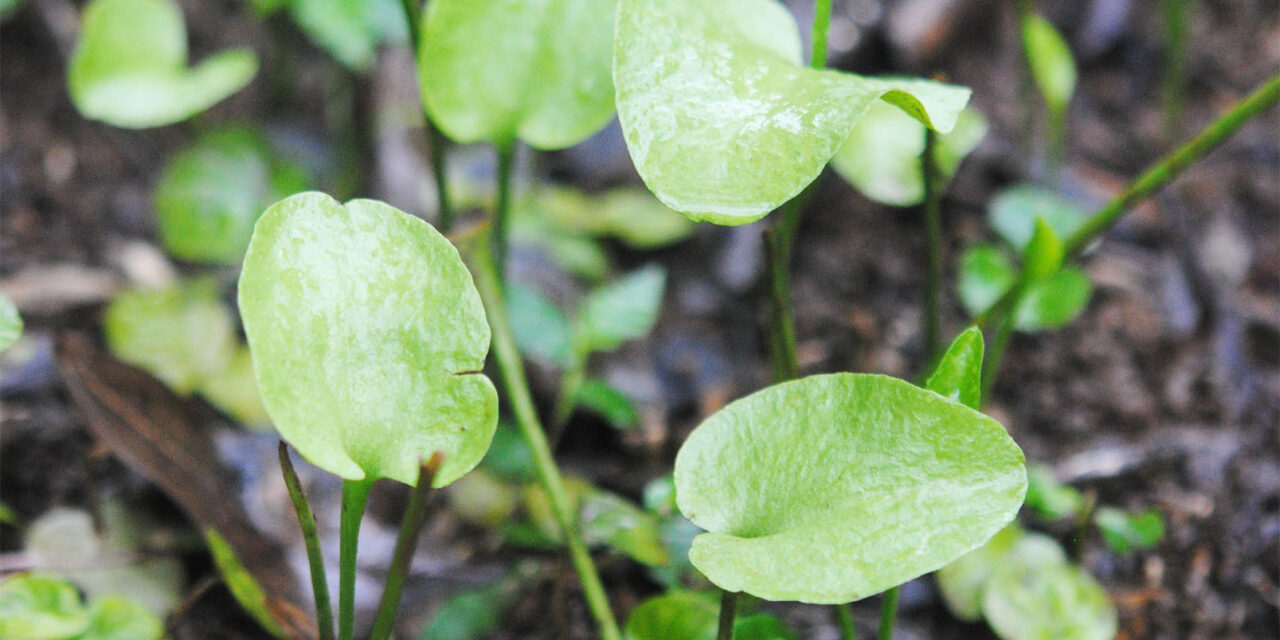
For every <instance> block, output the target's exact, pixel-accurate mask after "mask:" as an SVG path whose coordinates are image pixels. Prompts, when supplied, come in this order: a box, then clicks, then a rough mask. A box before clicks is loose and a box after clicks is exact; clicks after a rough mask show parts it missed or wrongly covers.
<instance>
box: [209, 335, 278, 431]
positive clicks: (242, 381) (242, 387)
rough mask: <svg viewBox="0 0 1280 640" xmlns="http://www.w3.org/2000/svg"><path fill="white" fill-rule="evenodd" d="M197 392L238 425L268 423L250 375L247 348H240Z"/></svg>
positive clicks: (268, 419)
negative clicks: (237, 422)
mask: <svg viewBox="0 0 1280 640" xmlns="http://www.w3.org/2000/svg"><path fill="white" fill-rule="evenodd" d="M199 391H200V395H202V396H204V398H205V399H206V400H208V401H209V402H210V403H212V404H213V406H215V407H217V408H219V409H221V410H222V411H224V412H226V414H227V415H229V416H231V417H232V418H235V419H236V420H237V421H239V422H240V423H241V424H245V425H250V426H262V425H268V424H270V423H271V416H269V415H267V408H266V407H265V406H263V404H262V393H261V392H260V391H258V381H257V379H256V378H254V376H253V357H252V356H250V355H249V350H248V349H246V348H244V347H240V348H238V349H236V352H235V355H233V356H232V357H231V361H230V362H228V363H227V366H226V367H225V368H223V369H222V371H219V372H217V373H215V374H213V375H211V376H210V377H208V378H207V379H206V380H205V381H204V384H202V385H201V386H200V389H199Z"/></svg>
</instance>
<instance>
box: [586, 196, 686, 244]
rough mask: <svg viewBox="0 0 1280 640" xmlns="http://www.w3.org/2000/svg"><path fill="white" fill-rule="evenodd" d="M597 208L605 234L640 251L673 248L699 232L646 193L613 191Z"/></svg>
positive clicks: (684, 218)
mask: <svg viewBox="0 0 1280 640" xmlns="http://www.w3.org/2000/svg"><path fill="white" fill-rule="evenodd" d="M597 206H598V209H597V211H598V212H599V216H600V219H601V221H602V227H603V229H602V233H604V234H606V235H609V236H612V237H614V238H617V239H618V240H621V241H622V242H623V243H625V244H627V245H629V246H631V247H634V248H637V249H654V248H658V247H665V246H667V245H670V244H674V243H676V242H679V241H681V240H684V239H685V238H687V237H689V236H690V235H693V232H694V229H695V228H696V227H695V226H694V224H693V222H692V221H690V220H689V219H688V218H686V217H684V216H682V215H680V214H679V213H676V212H675V211H672V210H671V209H669V208H667V206H666V205H664V204H662V203H661V202H659V201H658V200H657V199H656V198H654V197H653V194H651V193H649V192H648V191H645V190H643V189H632V188H618V189H613V190H611V191H608V192H606V193H605V194H604V195H603V196H601V197H600V198H599V199H598V200H597Z"/></svg>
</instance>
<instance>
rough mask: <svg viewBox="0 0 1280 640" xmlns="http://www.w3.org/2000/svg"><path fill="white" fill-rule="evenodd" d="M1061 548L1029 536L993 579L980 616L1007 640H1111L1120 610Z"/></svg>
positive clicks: (1051, 542)
mask: <svg viewBox="0 0 1280 640" xmlns="http://www.w3.org/2000/svg"><path fill="white" fill-rule="evenodd" d="M1061 554H1062V550H1061V547H1059V546H1058V544H1057V543H1056V542H1054V541H1053V540H1051V539H1048V538H1045V537H1043V536H1037V535H1028V536H1026V537H1025V538H1023V539H1022V540H1020V541H1019V542H1018V543H1017V544H1016V545H1015V546H1014V548H1013V550H1012V551H1011V552H1010V553H1008V554H1006V556H1005V557H1004V559H1003V561H1002V562H1000V563H999V564H998V565H997V566H996V568H995V571H994V572H993V573H992V575H991V579H990V583H989V584H988V585H987V588H986V591H985V593H984V595H983V599H982V611H983V615H984V616H985V617H986V619H987V622H988V623H989V624H990V625H991V628H992V629H993V630H994V631H995V632H996V635H998V636H1000V637H1001V638H1003V639H1004V640H1039V639H1042V638H1054V639H1055V640H1059V639H1060V640H1111V639H1112V638H1114V637H1115V636H1116V609H1115V605H1114V604H1113V603H1112V602H1111V599H1110V598H1108V597H1107V592H1106V591H1105V590H1103V588H1102V586H1101V585H1099V584H1098V582H1097V581H1096V580H1094V579H1093V577H1092V576H1090V575H1089V574H1088V572H1086V571H1085V570H1084V569H1082V568H1080V567H1078V566H1075V565H1072V564H1068V563H1067V562H1066V560H1065V557H1064V556H1062V555H1061Z"/></svg>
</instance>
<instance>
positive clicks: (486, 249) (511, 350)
mask: <svg viewBox="0 0 1280 640" xmlns="http://www.w3.org/2000/svg"><path fill="white" fill-rule="evenodd" d="M471 264H472V268H473V270H474V274H475V277H476V286H477V287H478V288H479V290H480V297H481V298H482V299H483V300H484V305H485V311H486V313H487V314H488V316H489V326H490V327H491V328H492V330H493V355H494V359H495V361H496V362H497V365H498V370H499V373H500V374H501V376H502V383H503V386H505V387H506V391H507V399H508V400H510V402H511V406H512V410H513V412H514V413H515V417H516V425H517V426H518V427H519V429H520V433H521V435H523V436H524V439H525V442H526V443H527V444H528V445H529V450H530V451H531V452H532V454H533V463H534V470H535V471H536V472H537V475H538V480H539V482H541V483H542V487H543V488H544V489H545V490H546V491H547V495H548V496H549V497H550V499H551V511H552V514H553V515H554V516H555V518H556V522H557V523H558V524H559V525H560V530H561V531H562V532H563V533H564V539H565V544H566V546H568V547H569V557H570V559H571V560H572V561H573V566H574V568H575V569H576V570H577V571H578V578H579V579H580V580H581V581H582V592H583V595H584V597H585V598H586V600H587V607H588V608H589V609H590V610H591V614H592V616H594V617H595V619H596V623H597V624H598V625H599V627H600V636H601V638H603V639H604V640H620V638H621V634H620V633H619V631H618V623H617V621H615V620H614V617H613V611H612V610H611V609H610V608H609V600H608V597H607V596H606V595H605V591H604V586H603V585H602V584H601V582H600V576H599V574H598V573H597V572H596V567H595V564H594V563H593V562H592V560H591V555H590V554H589V553H587V547H586V545H585V544H584V543H583V541H582V536H581V533H580V532H579V531H578V526H577V518H576V517H575V514H574V513H573V512H572V510H571V509H570V507H569V497H568V495H567V494H566V493H565V489H564V481H563V480H562V479H561V477H560V470H559V469H558V468H557V467H556V463H555V460H554V459H553V458H552V456H551V447H550V445H549V444H548V443H547V438H546V434H545V432H543V429H542V424H541V422H540V421H539V420H538V414H537V411H535V410H534V406H533V398H532V396H531V395H530V393H529V385H528V382H527V381H526V380H527V379H526V378H525V373H524V364H523V363H522V362H521V361H520V354H519V352H518V351H517V350H516V344H515V338H514V337H513V336H512V334H511V326H510V325H509V324H508V320H507V309H506V305H505V303H504V301H503V299H502V293H501V288H500V285H499V283H498V269H497V266H496V265H495V261H494V259H493V254H492V253H491V247H490V245H489V244H488V242H487V238H480V239H479V241H478V242H476V243H475V244H474V248H473V250H472V253H471Z"/></svg>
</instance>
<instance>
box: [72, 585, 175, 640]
mask: <svg viewBox="0 0 1280 640" xmlns="http://www.w3.org/2000/svg"><path fill="white" fill-rule="evenodd" d="M163 633H164V623H163V622H161V620H160V618H158V617H156V614H154V613H151V612H150V611H148V610H147V608H146V607H144V606H142V605H141V604H139V603H138V602H136V601H134V600H130V599H128V598H122V597H119V596H105V597H102V598H98V599H96V600H94V601H93V604H91V605H90V607H89V628H88V630H87V631H86V632H85V634H84V636H83V637H82V638H79V639H78V640H158V639H159V638H160V637H161V636H162V635H163Z"/></svg>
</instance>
